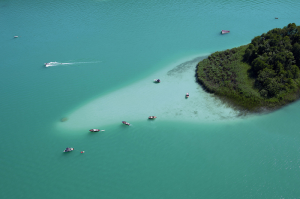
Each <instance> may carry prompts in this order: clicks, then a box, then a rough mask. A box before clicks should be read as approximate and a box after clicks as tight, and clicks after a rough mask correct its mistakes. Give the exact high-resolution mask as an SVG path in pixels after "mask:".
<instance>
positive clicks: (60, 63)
mask: <svg viewBox="0 0 300 199" xmlns="http://www.w3.org/2000/svg"><path fill="white" fill-rule="evenodd" d="M99 62H101V61H96V62H73V63H63V62H48V63H45V66H46V67H51V66H60V65H76V64H94V63H99Z"/></svg>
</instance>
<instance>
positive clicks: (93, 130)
mask: <svg viewBox="0 0 300 199" xmlns="http://www.w3.org/2000/svg"><path fill="white" fill-rule="evenodd" d="M90 131H91V132H98V131H100V129H90Z"/></svg>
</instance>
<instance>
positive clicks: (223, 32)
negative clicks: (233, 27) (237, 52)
mask: <svg viewBox="0 0 300 199" xmlns="http://www.w3.org/2000/svg"><path fill="white" fill-rule="evenodd" d="M227 33H230V31H229V30H222V31H221V34H227Z"/></svg>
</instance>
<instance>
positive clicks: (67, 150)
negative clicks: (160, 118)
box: [45, 63, 190, 153]
mask: <svg viewBox="0 0 300 199" xmlns="http://www.w3.org/2000/svg"><path fill="white" fill-rule="evenodd" d="M47 64H50V63H45V66H46V67H48V66H47ZM154 82H155V83H160V79H154ZM189 96H190V94H189V93H186V94H185V97H186V98H188V97H189ZM156 118H157V117H156V116H149V117H148V119H149V120H153V119H156ZM122 124H125V125H127V126H130V125H131V124H130V123H129V122H126V121H122ZM89 131H90V132H99V131H105V130H100V129H90V130H89ZM73 150H74V148H66V149H65V150H64V152H71V151H73ZM81 153H84V151H81Z"/></svg>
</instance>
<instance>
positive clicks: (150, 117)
mask: <svg viewBox="0 0 300 199" xmlns="http://www.w3.org/2000/svg"><path fill="white" fill-rule="evenodd" d="M155 118H157V117H156V116H149V117H148V119H155Z"/></svg>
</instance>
